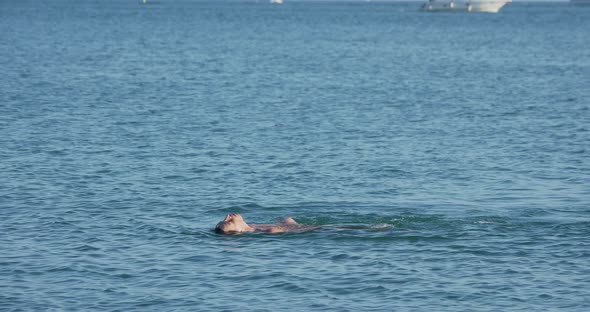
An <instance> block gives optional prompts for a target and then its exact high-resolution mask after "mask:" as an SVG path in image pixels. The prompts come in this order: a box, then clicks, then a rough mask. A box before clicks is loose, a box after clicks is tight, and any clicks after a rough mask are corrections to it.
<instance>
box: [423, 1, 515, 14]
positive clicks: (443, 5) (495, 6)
mask: <svg viewBox="0 0 590 312" xmlns="http://www.w3.org/2000/svg"><path fill="white" fill-rule="evenodd" d="M508 2H512V0H428V2H426V3H424V5H422V10H424V11H432V12H435V11H456V12H486V13H498V11H500V9H501V8H502V7H503V6H504V5H505V4H506V3H508Z"/></svg>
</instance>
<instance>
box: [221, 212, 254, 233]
mask: <svg viewBox="0 0 590 312" xmlns="http://www.w3.org/2000/svg"><path fill="white" fill-rule="evenodd" d="M252 231H254V229H253V228H251V227H250V226H248V224H246V222H245V221H244V218H242V216H241V215H240V214H239V213H232V214H228V215H227V216H225V219H223V221H221V222H219V223H217V225H216V226H215V232H217V233H222V234H232V233H241V232H252Z"/></svg>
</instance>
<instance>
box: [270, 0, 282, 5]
mask: <svg viewBox="0 0 590 312" xmlns="http://www.w3.org/2000/svg"><path fill="white" fill-rule="evenodd" d="M270 3H274V4H283V0H270Z"/></svg>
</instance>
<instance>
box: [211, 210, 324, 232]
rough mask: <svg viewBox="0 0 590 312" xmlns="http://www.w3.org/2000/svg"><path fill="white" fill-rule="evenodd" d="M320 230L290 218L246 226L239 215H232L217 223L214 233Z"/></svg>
mask: <svg viewBox="0 0 590 312" xmlns="http://www.w3.org/2000/svg"><path fill="white" fill-rule="evenodd" d="M318 228H320V227H319V226H310V225H302V224H299V223H297V222H295V220H293V218H291V217H286V218H282V219H281V220H280V221H279V222H277V223H273V224H247V223H246V221H244V218H243V217H242V216H241V215H240V214H239V213H232V214H228V215H226V216H225V219H223V221H221V222H219V223H217V225H216V226H215V232H217V233H221V234H236V233H244V232H264V233H283V232H289V231H311V230H315V229H318Z"/></svg>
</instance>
